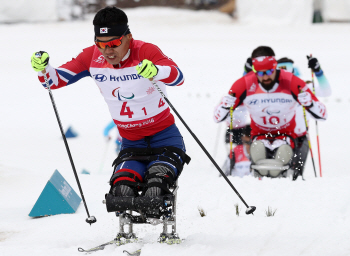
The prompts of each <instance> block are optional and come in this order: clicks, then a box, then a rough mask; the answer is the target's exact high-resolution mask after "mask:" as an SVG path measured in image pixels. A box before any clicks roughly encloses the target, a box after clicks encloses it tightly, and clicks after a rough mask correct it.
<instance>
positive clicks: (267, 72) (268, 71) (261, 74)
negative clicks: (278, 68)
mask: <svg viewBox="0 0 350 256" xmlns="http://www.w3.org/2000/svg"><path fill="white" fill-rule="evenodd" d="M273 71H275V69H274V68H272V69H269V70H266V71H256V70H255V73H256V74H257V75H258V76H260V77H262V76H264V75H265V74H266V75H268V76H270V75H271V74H272V73H273Z"/></svg>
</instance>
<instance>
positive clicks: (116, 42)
mask: <svg viewBox="0 0 350 256" xmlns="http://www.w3.org/2000/svg"><path fill="white" fill-rule="evenodd" d="M127 31H128V29H126V30H125V32H124V33H123V35H122V36H121V37H119V38H117V39H111V40H109V41H107V42H106V41H99V40H97V39H96V37H95V44H96V46H97V47H98V48H100V49H106V47H107V46H108V47H109V48H116V47H118V46H120V45H121V44H122V39H123V37H124V36H125V33H126V32H127Z"/></svg>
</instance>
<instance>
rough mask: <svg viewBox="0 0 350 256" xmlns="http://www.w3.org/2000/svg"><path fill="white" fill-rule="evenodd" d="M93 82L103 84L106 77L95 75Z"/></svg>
mask: <svg viewBox="0 0 350 256" xmlns="http://www.w3.org/2000/svg"><path fill="white" fill-rule="evenodd" d="M95 80H96V81H99V82H104V81H106V80H107V77H106V76H105V75H102V74H97V75H95Z"/></svg>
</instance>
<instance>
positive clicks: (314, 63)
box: [306, 55, 321, 73]
mask: <svg viewBox="0 0 350 256" xmlns="http://www.w3.org/2000/svg"><path fill="white" fill-rule="evenodd" d="M306 58H307V59H308V64H309V68H311V69H312V71H313V72H314V73H317V72H320V70H321V66H320V63H319V62H318V60H317V59H316V58H314V57H311V56H307V55H306Z"/></svg>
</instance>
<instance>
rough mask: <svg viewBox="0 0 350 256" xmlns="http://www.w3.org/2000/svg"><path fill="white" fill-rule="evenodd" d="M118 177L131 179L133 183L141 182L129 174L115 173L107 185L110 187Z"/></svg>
mask: <svg viewBox="0 0 350 256" xmlns="http://www.w3.org/2000/svg"><path fill="white" fill-rule="evenodd" d="M120 177H128V178H131V179H133V180H134V181H135V182H141V180H140V179H139V178H138V177H137V176H136V175H135V174H132V173H130V172H116V173H114V174H113V175H112V177H111V179H110V181H109V184H110V185H111V186H112V185H113V182H114V181H115V180H116V179H118V178H120Z"/></svg>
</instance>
